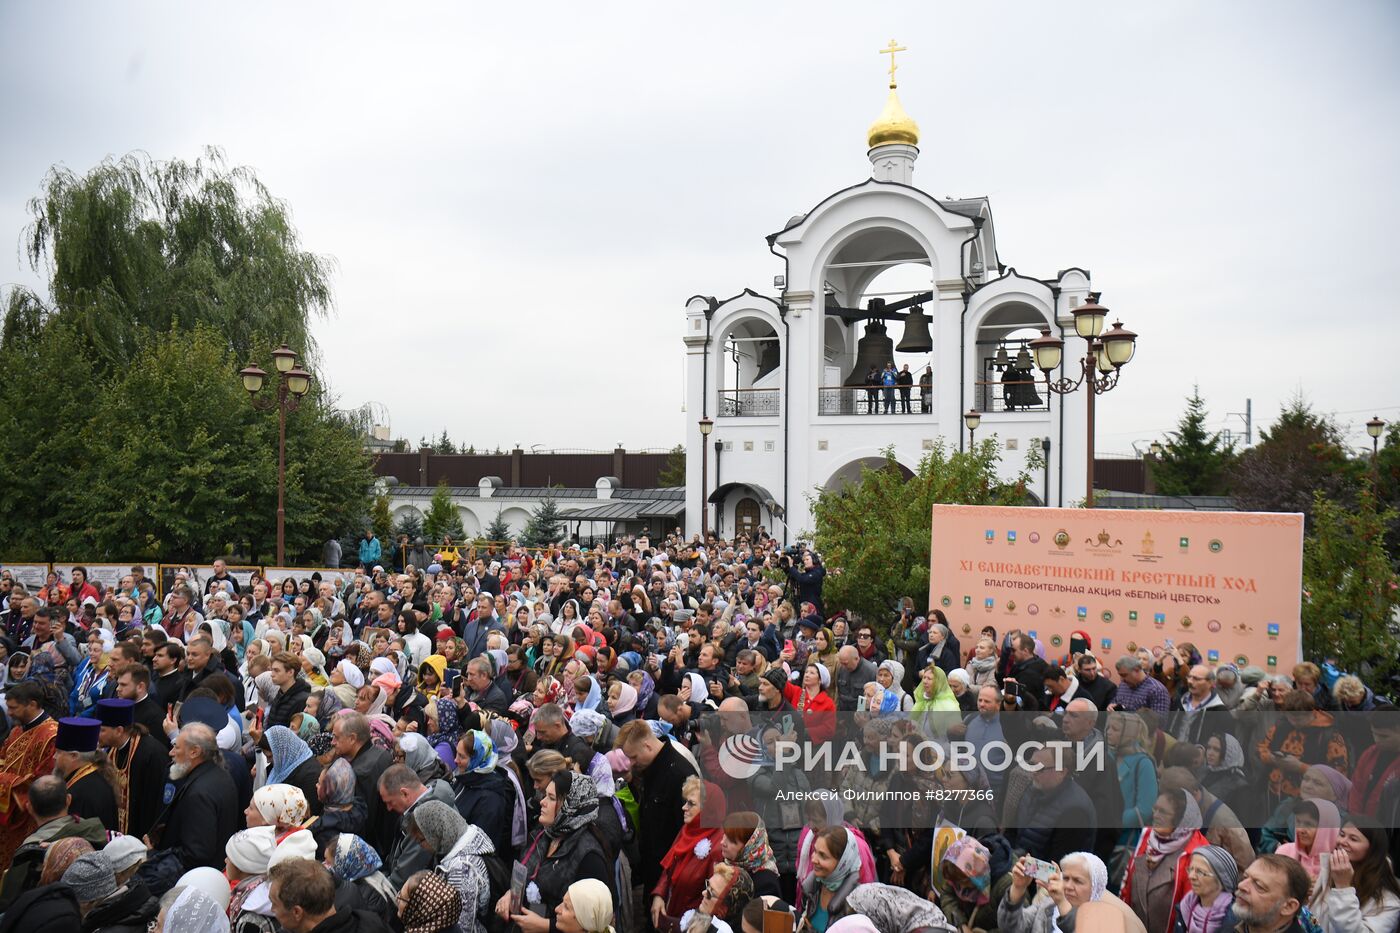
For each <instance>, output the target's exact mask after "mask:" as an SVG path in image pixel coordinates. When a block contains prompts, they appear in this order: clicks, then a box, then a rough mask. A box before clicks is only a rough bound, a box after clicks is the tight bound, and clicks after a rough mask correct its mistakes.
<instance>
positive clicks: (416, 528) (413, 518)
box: [394, 509, 423, 542]
mask: <svg viewBox="0 0 1400 933" xmlns="http://www.w3.org/2000/svg"><path fill="white" fill-rule="evenodd" d="M394 535H395V537H397V536H398V535H408V540H409V541H410V542H412V541H413V539H414V538H421V537H423V519H422V517H421V516H420V515H419V514H418V511H417V510H416V509H409V510H408V511H407V512H404V514H403V517H402V518H400V519H399V521H398V524H396V525H395V526H394Z"/></svg>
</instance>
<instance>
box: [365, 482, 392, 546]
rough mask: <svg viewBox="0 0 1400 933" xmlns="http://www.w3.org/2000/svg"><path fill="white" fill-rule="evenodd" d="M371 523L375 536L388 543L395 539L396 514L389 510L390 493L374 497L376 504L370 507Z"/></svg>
mask: <svg viewBox="0 0 1400 933" xmlns="http://www.w3.org/2000/svg"><path fill="white" fill-rule="evenodd" d="M369 524H370V527H371V528H373V529H374V536H375V537H376V538H378V539H379V540H380V541H381V542H384V543H386V544H387V543H388V542H390V541H393V540H394V516H393V513H391V512H390V511H389V494H388V493H380V494H379V495H377V496H375V497H374V504H373V505H371V506H370V507H369Z"/></svg>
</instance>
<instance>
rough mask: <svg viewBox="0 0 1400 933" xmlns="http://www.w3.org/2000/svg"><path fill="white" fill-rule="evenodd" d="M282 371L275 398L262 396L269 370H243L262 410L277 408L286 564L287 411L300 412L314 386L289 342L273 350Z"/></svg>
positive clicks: (280, 530) (280, 525) (280, 559)
mask: <svg viewBox="0 0 1400 933" xmlns="http://www.w3.org/2000/svg"><path fill="white" fill-rule="evenodd" d="M272 362H273V363H274V364H275V366H276V369H277V374H278V377H279V378H278V380H277V395H276V397H275V398H258V393H259V392H260V391H262V387H263V383H264V382H265V381H266V380H267V373H265V372H263V371H262V370H261V369H260V368H258V367H257V366H256V365H254V364H252V363H249V364H248V365H247V366H246V367H244V368H243V369H241V370H239V372H238V375H239V378H241V379H242V380H243V388H245V389H247V390H248V398H249V400H250V401H251V402H252V403H253V407H254V408H255V409H257V410H258V411H268V410H270V409H272V408H276V409H277V565H278V566H279V567H281V566H285V565H286V562H287V561H286V556H287V555H286V522H287V412H289V411H296V410H297V407H298V406H299V405H300V404H301V399H302V396H304V395H306V393H307V391H308V390H310V388H311V374H310V373H309V372H307V371H306V370H304V369H302V368H301V367H300V366H298V365H297V355H296V352H295V351H294V350H292V348H291V347H289V346H287V345H286V344H285V343H284V344H282V346H280V347H278V348H277V349H276V350H273V351H272Z"/></svg>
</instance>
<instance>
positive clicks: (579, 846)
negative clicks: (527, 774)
mask: <svg viewBox="0 0 1400 933" xmlns="http://www.w3.org/2000/svg"><path fill="white" fill-rule="evenodd" d="M597 817H598V791H597V788H595V787H594V785H593V781H592V780H591V779H590V778H589V777H588V776H587V775H583V774H579V773H578V772H576V771H570V770H567V769H566V770H562V771H559V772H558V773H556V774H555V775H554V776H553V777H551V778H550V779H549V783H548V784H546V785H545V789H544V796H543V797H542V798H541V800H540V818H539V821H540V827H541V828H540V831H539V832H538V833H537V834H536V835H535V838H534V839H533V840H532V841H531V843H530V845H529V847H528V848H527V849H526V851H525V856H524V858H523V859H522V861H523V863H524V865H525V877H526V884H525V896H524V898H523V899H522V901H523V903H522V904H521V905H520V912H519V913H516V914H514V915H512V914H511V913H510V907H511V903H510V900H511V899H510V893H509V892H507V893H506V894H504V895H503V896H502V897H501V899H500V900H499V901H497V902H496V914H497V916H499V917H501V919H503V920H509V921H511V922H513V923H515V924H517V925H518V926H519V927H520V929H521V933H546V931H548V930H549V927H550V923H551V922H552V920H553V919H554V916H555V911H556V910H558V908H559V905H560V904H561V903H562V902H563V900H564V893H565V892H566V891H568V889H569V886H570V885H572V884H573V883H574V882H576V881H581V880H583V879H585V878H593V879H595V880H597V881H601V882H603V883H604V884H606V885H613V884H614V880H613V867H612V863H613V858H614V855H613V853H610V852H608V851H606V849H605V848H604V846H603V843H602V840H601V836H600V834H599V833H597V832H596V831H595V827H594V825H593V824H594V822H595V821H596V820H597Z"/></svg>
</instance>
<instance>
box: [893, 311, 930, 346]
mask: <svg viewBox="0 0 1400 933" xmlns="http://www.w3.org/2000/svg"><path fill="white" fill-rule="evenodd" d="M895 349H896V350H898V351H899V352H900V353H927V352H929V351H930V350H932V349H933V338H932V337H930V336H929V333H928V315H927V314H924V309H923V306H922V305H915V306H914V310H912V311H910V312H909V313H908V314H907V315H906V316H905V318H904V336H903V337H901V338H900V340H899V346H897V347H895Z"/></svg>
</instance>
